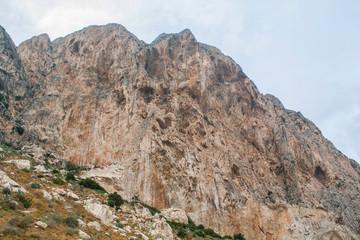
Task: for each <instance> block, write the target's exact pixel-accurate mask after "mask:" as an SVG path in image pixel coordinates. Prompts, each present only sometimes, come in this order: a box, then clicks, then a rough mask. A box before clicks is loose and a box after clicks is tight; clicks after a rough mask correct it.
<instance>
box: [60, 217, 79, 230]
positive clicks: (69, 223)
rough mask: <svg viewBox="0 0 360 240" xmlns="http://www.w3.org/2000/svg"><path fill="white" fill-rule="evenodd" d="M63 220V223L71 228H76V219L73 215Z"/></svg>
mask: <svg viewBox="0 0 360 240" xmlns="http://www.w3.org/2000/svg"><path fill="white" fill-rule="evenodd" d="M63 222H64V224H66V225H67V226H68V227H71V228H76V227H77V226H79V222H78V220H77V219H76V218H75V217H73V216H69V217H66V218H64V221H63Z"/></svg>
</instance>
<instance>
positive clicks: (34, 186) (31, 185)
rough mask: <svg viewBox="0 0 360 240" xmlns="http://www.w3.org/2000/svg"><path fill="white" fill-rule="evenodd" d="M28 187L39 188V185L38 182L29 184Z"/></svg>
mask: <svg viewBox="0 0 360 240" xmlns="http://www.w3.org/2000/svg"><path fill="white" fill-rule="evenodd" d="M30 187H32V188H41V185H40V183H39V182H32V183H31V184H30Z"/></svg>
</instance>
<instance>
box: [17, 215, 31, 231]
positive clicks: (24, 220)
mask: <svg viewBox="0 0 360 240" xmlns="http://www.w3.org/2000/svg"><path fill="white" fill-rule="evenodd" d="M33 222H34V217H33V216H32V215H26V216H25V217H23V218H22V219H21V221H20V222H19V224H18V227H20V228H27V227H29V225H30V224H31V223H33Z"/></svg>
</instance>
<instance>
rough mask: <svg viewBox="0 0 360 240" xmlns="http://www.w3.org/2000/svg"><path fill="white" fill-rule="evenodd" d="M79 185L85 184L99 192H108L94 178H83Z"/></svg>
mask: <svg viewBox="0 0 360 240" xmlns="http://www.w3.org/2000/svg"><path fill="white" fill-rule="evenodd" d="M79 185H81V186H84V187H86V188H90V189H93V190H98V191H99V192H102V193H105V192H106V191H105V189H104V188H103V187H101V186H100V185H99V184H98V183H97V182H95V181H94V180H92V179H90V178H86V179H82V180H81V181H80V182H79Z"/></svg>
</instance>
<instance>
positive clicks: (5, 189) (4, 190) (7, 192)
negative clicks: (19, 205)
mask: <svg viewBox="0 0 360 240" xmlns="http://www.w3.org/2000/svg"><path fill="white" fill-rule="evenodd" d="M2 192H3V194H4V195H10V194H11V189H10V188H9V187H4V188H3V190H2Z"/></svg>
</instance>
